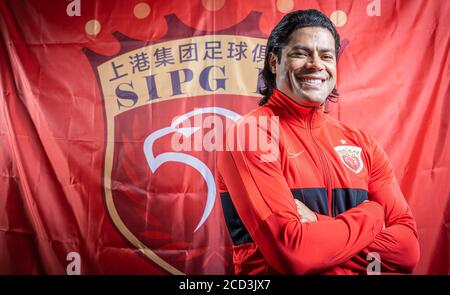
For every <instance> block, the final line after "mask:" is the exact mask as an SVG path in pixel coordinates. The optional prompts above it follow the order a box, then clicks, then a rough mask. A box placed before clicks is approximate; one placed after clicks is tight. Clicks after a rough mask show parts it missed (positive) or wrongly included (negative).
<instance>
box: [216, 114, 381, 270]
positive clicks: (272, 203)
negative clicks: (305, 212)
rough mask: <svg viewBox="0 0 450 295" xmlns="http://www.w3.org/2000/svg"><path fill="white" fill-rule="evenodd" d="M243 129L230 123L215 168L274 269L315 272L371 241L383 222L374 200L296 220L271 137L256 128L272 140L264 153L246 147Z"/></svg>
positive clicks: (277, 149) (379, 207)
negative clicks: (318, 218) (329, 215)
mask: <svg viewBox="0 0 450 295" xmlns="http://www.w3.org/2000/svg"><path fill="white" fill-rule="evenodd" d="M244 128H245V127H242V125H241V124H240V123H239V122H238V123H237V124H235V125H233V126H232V127H231V128H230V131H229V132H228V135H227V139H226V140H227V142H226V149H227V150H226V151H223V152H219V153H218V168H219V172H220V175H221V177H222V179H223V181H224V183H225V185H226V187H227V189H228V192H229V193H230V196H231V198H232V201H233V203H234V205H235V207H236V210H237V212H238V214H239V216H240V218H241V219H242V221H243V223H244V224H245V226H246V228H247V230H248V231H249V233H250V235H251V237H252V238H253V241H254V242H255V243H256V244H257V246H258V247H259V248H260V249H261V252H262V253H263V255H264V257H265V258H266V259H267V261H268V263H269V264H270V265H271V266H272V267H273V268H274V269H275V270H277V271H278V272H280V273H290V274H305V273H320V272H322V271H324V270H326V269H329V268H330V267H332V266H335V265H338V264H341V263H343V262H345V261H347V260H349V259H350V258H351V257H352V256H354V255H356V254H357V253H359V252H360V251H361V250H362V249H364V248H366V247H367V246H368V245H369V244H371V243H372V242H373V240H374V238H375V236H376V235H377V234H378V233H379V232H380V231H381V229H382V226H383V222H384V213H383V210H382V207H381V206H380V205H379V204H378V203H376V202H372V201H368V202H365V203H363V204H361V205H360V206H358V207H356V208H353V209H351V210H348V211H347V212H345V213H344V214H341V215H340V216H339V217H337V218H335V219H333V220H325V221H323V222H313V223H302V222H301V221H300V217H299V215H298V213H297V210H296V206H295V203H294V200H293V198H292V193H291V191H290V189H289V187H288V185H287V183H286V180H285V178H284V176H283V174H282V171H281V165H280V163H281V162H280V157H279V148H278V145H277V143H278V139H277V138H276V137H277V136H275V135H272V134H271V133H270V132H269V131H267V130H262V129H260V128H259V129H258V136H264V137H265V138H264V139H266V140H267V141H266V142H269V143H272V144H274V143H276V146H277V148H275V149H272V150H271V154H270V155H268V154H267V153H265V152H264V151H262V150H260V149H258V148H257V149H256V150H253V151H252V150H251V149H250V148H247V144H246V141H247V140H248V139H249V138H248V137H247V136H240V135H239V134H242V132H243V133H245V132H244V131H245V130H244V131H243V129H244ZM236 134H238V135H239V136H237V135H236Z"/></svg>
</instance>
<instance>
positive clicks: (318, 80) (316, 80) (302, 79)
mask: <svg viewBox="0 0 450 295" xmlns="http://www.w3.org/2000/svg"><path fill="white" fill-rule="evenodd" d="M295 78H296V79H297V81H299V83H300V85H301V86H302V87H305V88H320V87H322V86H323V84H324V83H325V81H326V80H328V78H325V77H320V76H314V75H301V76H296V77H295Z"/></svg>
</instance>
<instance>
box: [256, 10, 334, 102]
mask: <svg viewBox="0 0 450 295" xmlns="http://www.w3.org/2000/svg"><path fill="white" fill-rule="evenodd" d="M305 27H322V28H325V29H327V30H328V31H330V32H331V34H332V35H333V37H334V45H335V49H336V56H338V52H339V48H340V46H341V41H340V37H339V34H338V32H337V31H336V28H335V27H334V26H333V23H332V22H331V20H330V19H329V18H328V17H327V16H326V15H324V14H323V13H322V12H320V11H318V10H315V9H308V10H297V11H293V12H291V13H288V14H286V15H285V16H284V17H283V18H282V19H281V21H280V22H279V23H278V24H277V25H276V26H275V28H274V29H273V30H272V32H271V33H270V36H269V39H268V40H267V47H266V57H265V61H264V68H263V70H262V72H261V76H262V78H263V80H264V86H263V87H261V88H260V89H259V93H260V94H262V95H263V98H262V99H261V100H260V101H259V105H264V104H265V103H267V102H268V101H269V98H270V96H272V93H273V88H275V86H276V84H275V74H274V73H272V71H271V70H270V65H269V58H270V54H269V53H270V52H273V53H274V54H275V55H276V56H277V58H278V63H279V62H280V60H281V50H282V49H283V48H284V47H285V46H286V45H287V44H288V43H289V41H290V37H291V34H292V33H293V32H295V31H296V30H297V29H300V28H305ZM338 95H339V94H338V92H337V89H336V88H334V89H333V91H332V92H331V94H330V95H329V96H328V98H327V99H330V100H333V99H336V98H337V97H338Z"/></svg>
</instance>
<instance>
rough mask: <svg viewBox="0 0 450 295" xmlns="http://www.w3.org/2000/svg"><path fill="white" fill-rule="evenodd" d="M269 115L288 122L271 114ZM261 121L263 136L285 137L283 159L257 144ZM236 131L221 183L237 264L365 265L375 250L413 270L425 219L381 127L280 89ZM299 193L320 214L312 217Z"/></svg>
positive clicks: (354, 269) (239, 268)
mask: <svg viewBox="0 0 450 295" xmlns="http://www.w3.org/2000/svg"><path fill="white" fill-rule="evenodd" d="M250 118H251V119H252V120H249V119H250ZM268 118H271V119H273V118H276V119H277V120H278V121H276V120H275V121H272V122H275V123H276V122H278V123H279V124H278V127H279V128H276V126H275V125H276V124H275V123H274V124H273V126H272V125H271V126H268V125H266V124H262V123H261V122H264V121H267V120H268ZM252 122H253V123H252ZM252 124H253V125H255V126H251V125H252ZM249 125H250V126H249ZM263 125H264V126H263ZM269 125H270V124H269ZM253 127H256V130H257V131H258V132H257V133H258V137H259V139H258V140H261V137H265V138H263V140H266V142H269V143H276V146H277V151H276V152H275V154H273V150H272V151H271V153H272V154H273V155H272V156H274V157H273V159H269V160H268V159H266V158H265V157H267V156H268V155H267V150H264V151H263V150H262V149H260V148H259V145H258V146H257V148H256V149H254V148H253V149H252V148H249V141H251V140H254V138H253V139H252V138H251V137H252V136H253V135H254V134H252V132H249V130H251V129H252V128H253ZM269 127H271V128H269ZM253 130H255V129H253ZM226 141H227V150H226V151H223V152H219V153H218V170H219V173H218V187H219V191H220V196H221V202H222V208H223V212H224V215H225V219H226V222H227V226H228V229H229V232H230V234H231V237H232V239H233V243H234V246H233V248H234V253H233V254H234V255H233V257H234V265H235V271H236V273H237V274H270V273H289V274H306V273H328V274H353V273H365V272H366V267H367V265H368V264H369V263H370V260H368V259H367V254H368V253H370V252H376V253H377V254H378V255H379V257H380V260H381V261H380V262H381V267H382V269H381V270H382V271H383V272H411V271H412V269H413V267H414V266H415V265H416V263H417V261H418V257H419V246H418V240H417V231H416V224H415V221H414V218H413V216H412V214H411V210H410V209H409V207H408V204H407V203H406V201H405V199H404V197H403V195H402V193H401V191H400V188H399V185H398V183H397V181H396V179H395V176H394V173H393V170H392V168H391V165H390V163H389V160H388V158H387V156H386V155H385V153H384V152H383V150H382V148H381V147H380V146H379V145H378V144H377V143H376V142H375V141H374V140H373V139H372V138H371V137H369V136H368V135H366V134H364V133H363V132H361V131H359V130H355V129H352V128H349V127H347V126H346V125H344V124H342V123H340V122H339V121H337V120H335V119H333V118H332V117H330V116H328V115H326V114H324V113H323V111H322V110H321V108H311V107H304V106H301V105H299V104H297V103H296V102H294V101H293V100H291V99H290V98H289V97H288V96H286V95H284V94H283V93H281V92H280V91H278V90H276V89H275V91H274V94H273V95H272V97H271V98H270V100H269V102H268V103H267V104H265V105H264V106H261V107H258V108H257V109H255V110H254V111H252V112H251V113H249V114H247V115H246V116H244V117H243V118H242V119H241V120H239V121H238V122H237V123H236V124H234V125H233V126H232V127H231V128H230V130H229V131H228V133H227V138H226ZM259 142H260V141H259ZM269 156H270V155H269ZM294 198H296V199H298V200H300V201H302V202H303V203H304V204H306V205H307V206H308V207H309V208H310V209H311V210H313V211H315V212H316V213H317V217H318V221H317V222H303V223H302V222H301V221H300V216H299V214H298V213H297V209H296V205H295V202H294ZM365 201H366V202H365Z"/></svg>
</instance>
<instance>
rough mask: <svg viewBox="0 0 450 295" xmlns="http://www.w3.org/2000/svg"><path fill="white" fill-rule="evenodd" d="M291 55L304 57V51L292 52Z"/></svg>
mask: <svg viewBox="0 0 450 295" xmlns="http://www.w3.org/2000/svg"><path fill="white" fill-rule="evenodd" d="M292 56H293V57H305V56H306V53H304V52H295V53H293V54H292Z"/></svg>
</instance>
